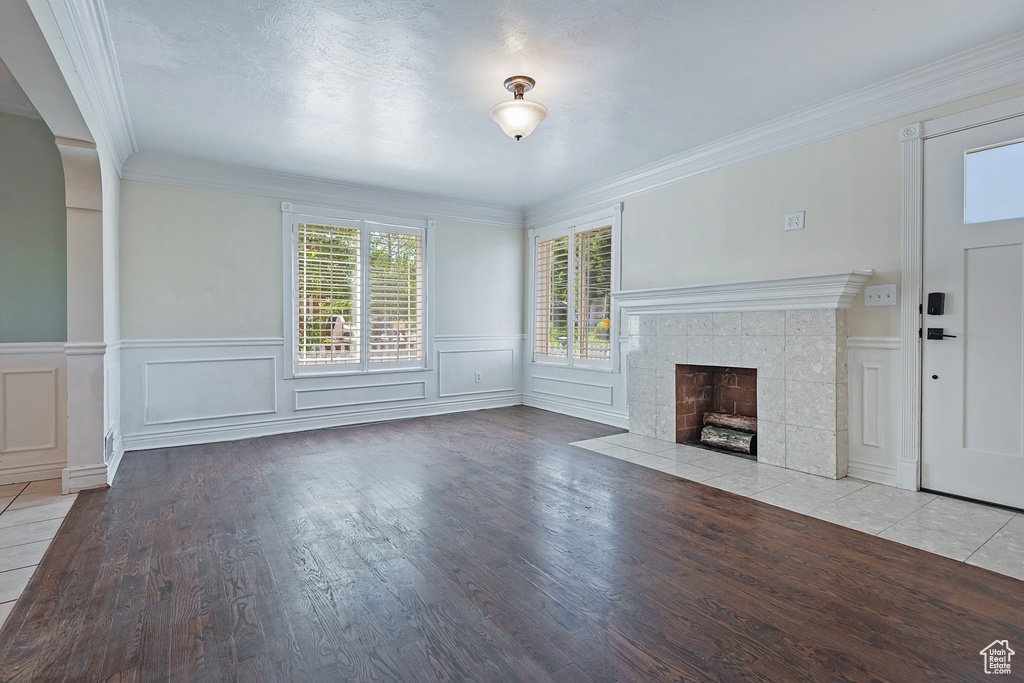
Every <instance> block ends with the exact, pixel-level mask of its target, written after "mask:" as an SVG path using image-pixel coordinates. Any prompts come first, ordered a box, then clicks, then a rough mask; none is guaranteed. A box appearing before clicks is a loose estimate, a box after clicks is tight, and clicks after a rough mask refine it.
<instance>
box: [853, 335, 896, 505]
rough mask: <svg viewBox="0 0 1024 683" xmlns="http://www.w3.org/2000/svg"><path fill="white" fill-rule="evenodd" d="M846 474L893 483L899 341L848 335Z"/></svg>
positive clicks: (894, 483)
mask: <svg viewBox="0 0 1024 683" xmlns="http://www.w3.org/2000/svg"><path fill="white" fill-rule="evenodd" d="M847 349H848V352H849V372H850V377H849V381H850V384H849V387H850V468H849V476H851V477H856V478H858V479H864V480H866V481H873V482H877V483H880V484H888V485H890V486H895V485H896V461H897V450H898V449H899V447H900V444H901V443H902V440H901V437H900V433H899V432H900V415H901V412H900V340H899V339H898V338H888V337H851V338H850V339H849V340H848V341H847Z"/></svg>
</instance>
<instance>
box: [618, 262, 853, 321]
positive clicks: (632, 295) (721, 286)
mask: <svg viewBox="0 0 1024 683" xmlns="http://www.w3.org/2000/svg"><path fill="white" fill-rule="evenodd" d="M872 272H873V271H871V270H844V271H839V272H836V273H816V274H813V275H797V276H787V277H771V278H764V279H761V280H739V281H736V282H720V283H715V284H710V285H691V286H685V287H659V288H656V289H634V290H630V291H626V292H613V293H612V298H613V299H615V301H617V302H618V304H619V305H620V306H621V307H622V310H623V311H625V312H626V313H627V314H629V315H636V314H649V313H711V312H720V311H795V310H807V309H817V308H827V309H845V308H849V307H850V303H851V302H852V301H853V297H855V296H857V294H858V293H859V292H860V290H861V288H862V287H863V286H864V283H865V282H867V280H868V278H869V277H871V274H872Z"/></svg>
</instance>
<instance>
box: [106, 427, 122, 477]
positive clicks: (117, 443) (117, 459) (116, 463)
mask: <svg viewBox="0 0 1024 683" xmlns="http://www.w3.org/2000/svg"><path fill="white" fill-rule="evenodd" d="M123 458H124V437H122V436H121V434H120V433H117V434H116V435H115V436H114V448H113V452H111V454H110V461H109V462H108V463H107V485H108V486H113V485H114V477H116V476H117V468H118V467H120V466H121V460H122V459H123Z"/></svg>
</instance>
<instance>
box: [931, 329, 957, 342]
mask: <svg viewBox="0 0 1024 683" xmlns="http://www.w3.org/2000/svg"><path fill="white" fill-rule="evenodd" d="M928 338H929V339H956V335H955V334H946V330H945V328H942V327H929V328H928Z"/></svg>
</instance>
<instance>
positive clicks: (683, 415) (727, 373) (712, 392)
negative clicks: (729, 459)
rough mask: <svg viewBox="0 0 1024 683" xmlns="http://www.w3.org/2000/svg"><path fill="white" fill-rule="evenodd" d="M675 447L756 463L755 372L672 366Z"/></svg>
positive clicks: (705, 366) (749, 370) (725, 368)
mask: <svg viewBox="0 0 1024 683" xmlns="http://www.w3.org/2000/svg"><path fill="white" fill-rule="evenodd" d="M676 443H685V444H691V445H695V446H703V447H707V448H712V449H714V450H720V451H724V452H727V453H729V454H731V455H738V456H741V457H745V458H749V459H751V460H756V459H757V370H755V369H754V368H728V367H719V366H711V365H677V366H676Z"/></svg>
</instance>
